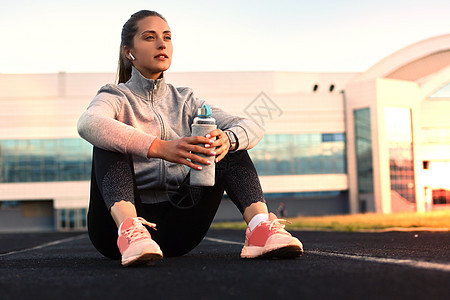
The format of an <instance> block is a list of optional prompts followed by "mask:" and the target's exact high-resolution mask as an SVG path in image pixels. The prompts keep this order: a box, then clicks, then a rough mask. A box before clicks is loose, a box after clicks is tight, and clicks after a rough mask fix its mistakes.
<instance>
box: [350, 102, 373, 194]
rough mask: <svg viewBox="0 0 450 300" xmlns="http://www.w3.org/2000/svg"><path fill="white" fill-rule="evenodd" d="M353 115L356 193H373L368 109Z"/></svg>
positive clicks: (370, 131)
mask: <svg viewBox="0 0 450 300" xmlns="http://www.w3.org/2000/svg"><path fill="white" fill-rule="evenodd" d="M353 114H354V120H355V147H356V169H357V173H358V192H359V193H373V161H372V130H371V119H370V108H362V109H356V110H354V112H353Z"/></svg>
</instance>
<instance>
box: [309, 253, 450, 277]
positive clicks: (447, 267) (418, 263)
mask: <svg viewBox="0 0 450 300" xmlns="http://www.w3.org/2000/svg"><path fill="white" fill-rule="evenodd" d="M305 253H310V254H316V255H322V256H330V257H340V258H348V259H355V260H360V261H366V262H374V263H382V264H394V265H401V266H408V267H414V268H421V269H427V270H435V271H444V272H450V264H445V263H436V262H429V261H424V260H412V259H400V258H398V259H396V258H383V257H373V256H363V255H352V254H341V253H333V252H325V251H317V250H308V251H305Z"/></svg>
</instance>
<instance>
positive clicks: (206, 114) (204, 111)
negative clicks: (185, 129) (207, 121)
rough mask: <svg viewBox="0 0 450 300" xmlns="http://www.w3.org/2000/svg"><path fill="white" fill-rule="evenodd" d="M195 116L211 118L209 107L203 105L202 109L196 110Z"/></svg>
mask: <svg viewBox="0 0 450 300" xmlns="http://www.w3.org/2000/svg"><path fill="white" fill-rule="evenodd" d="M197 115H198V116H199V117H202V118H209V117H211V116H212V110H211V107H209V105H208V104H204V105H203V106H202V108H199V109H198V113H197Z"/></svg>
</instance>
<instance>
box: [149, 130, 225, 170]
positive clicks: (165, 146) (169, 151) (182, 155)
mask: <svg viewBox="0 0 450 300" xmlns="http://www.w3.org/2000/svg"><path fill="white" fill-rule="evenodd" d="M216 130H217V129H216ZM211 133H213V135H211ZM211 133H210V134H209V137H202V136H191V137H185V138H181V139H178V140H173V141H163V140H160V139H155V140H154V141H153V143H152V144H151V146H150V148H149V149H148V153H147V157H157V158H162V159H164V160H167V161H170V162H174V163H179V164H183V165H186V166H188V167H190V168H193V169H196V170H201V169H202V167H201V166H200V165H198V164H196V163H199V164H203V165H209V164H211V162H210V161H209V160H208V159H206V158H204V157H200V156H198V155H195V154H194V153H192V152H195V153H201V154H204V155H207V156H215V155H217V154H218V152H217V150H211V149H210V148H211V147H216V145H218V144H219V143H218V142H217V140H215V137H216V136H218V134H217V133H215V130H214V131H212V132H211ZM224 135H225V138H227V139H228V137H227V135H226V134H224ZM198 144H200V145H201V144H204V145H205V147H202V146H199V145H198ZM221 151H222V152H223V149H222V150H221ZM221 159H222V158H221ZM216 160H217V159H216Z"/></svg>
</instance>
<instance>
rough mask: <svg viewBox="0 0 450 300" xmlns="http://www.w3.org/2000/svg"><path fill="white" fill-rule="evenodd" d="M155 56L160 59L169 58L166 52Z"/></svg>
mask: <svg viewBox="0 0 450 300" xmlns="http://www.w3.org/2000/svg"><path fill="white" fill-rule="evenodd" d="M155 58H156V59H159V60H166V59H169V56H167V54H165V53H160V54H158V55H156V56H155Z"/></svg>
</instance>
